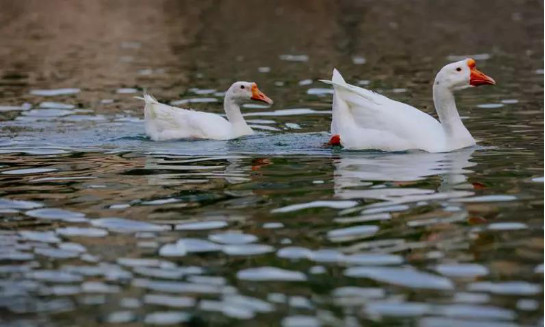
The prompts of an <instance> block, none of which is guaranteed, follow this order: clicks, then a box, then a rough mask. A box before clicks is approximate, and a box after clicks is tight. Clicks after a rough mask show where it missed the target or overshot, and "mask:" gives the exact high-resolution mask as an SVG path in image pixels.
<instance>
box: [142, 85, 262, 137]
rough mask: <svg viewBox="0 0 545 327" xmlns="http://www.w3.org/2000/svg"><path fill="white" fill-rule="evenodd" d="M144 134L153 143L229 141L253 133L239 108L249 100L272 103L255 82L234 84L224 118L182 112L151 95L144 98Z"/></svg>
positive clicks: (191, 111)
mask: <svg viewBox="0 0 545 327" xmlns="http://www.w3.org/2000/svg"><path fill="white" fill-rule="evenodd" d="M143 100H144V101H145V103H146V105H145V107H144V120H145V129H146V134H147V135H148V136H149V137H150V138H151V139H152V140H154V141H165V140H175V139H211V140H230V139H234V138H238V137H241V136H244V135H251V134H253V133H254V131H253V130H252V129H251V128H250V126H248V124H247V123H246V121H245V120H244V118H243V116H242V113H241V112H240V105H241V104H242V103H244V102H247V101H249V100H257V101H263V102H266V103H268V104H272V100H271V99H269V98H268V97H267V96H266V95H265V94H263V93H262V92H261V91H259V89H258V88H257V85H256V84H255V83H249V82H236V83H234V84H233V85H232V86H231V87H230V88H229V90H227V92H226V94H225V99H224V110H225V113H226V116H227V119H225V118H223V117H222V116H220V115H218V114H214V113H209V112H202V111H195V110H192V109H182V108H177V107H172V106H169V105H166V104H162V103H159V102H158V101H157V100H155V99H154V98H153V97H152V96H151V95H149V94H145V95H144V97H143Z"/></svg>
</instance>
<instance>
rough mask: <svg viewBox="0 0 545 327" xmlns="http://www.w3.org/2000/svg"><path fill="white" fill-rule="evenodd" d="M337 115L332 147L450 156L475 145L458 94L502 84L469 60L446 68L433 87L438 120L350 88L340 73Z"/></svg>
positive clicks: (337, 75)
mask: <svg viewBox="0 0 545 327" xmlns="http://www.w3.org/2000/svg"><path fill="white" fill-rule="evenodd" d="M323 82H324V83H328V84H332V85H333V87H334V94H333V117H332V121H331V134H332V137H331V140H330V144H339V143H340V145H342V146H343V147H344V148H346V149H351V150H363V149H373V150H382V151H405V150H411V149H419V150H424V151H428V152H448V151H452V150H456V149H460V148H465V147H469V146H473V145H475V140H474V139H473V137H472V136H471V134H470V133H469V131H468V130H467V129H466V127H465V126H464V124H463V123H462V120H461V119H460V115H459V114H458V110H457V109H456V103H455V101H454V94H453V92H454V91H456V90H460V89H464V88H467V87H470V86H478V85H484V84H491V85H493V84H496V82H495V81H494V80H493V79H492V78H490V77H488V76H486V75H485V74H483V73H482V72H480V71H478V70H477V69H476V68H475V60H473V59H465V60H462V61H458V62H454V63H451V64H448V65H446V66H445V67H443V68H442V69H441V70H440V71H439V73H437V76H436V77H435V81H434V83H433V102H434V104H435V110H436V111H437V115H438V116H439V121H437V120H436V119H435V118H433V117H432V116H430V115H428V114H426V113H424V112H422V111H420V110H418V109H416V108H414V107H412V106H409V105H407V104H404V103H401V102H398V101H394V100H391V99H388V98H387V97H385V96H383V95H380V94H377V93H374V92H372V91H369V90H366V89H363V88H360V87H357V86H354V85H350V84H347V83H346V82H345V81H344V79H343V78H342V76H341V74H340V73H339V72H338V71H337V70H336V69H334V70H333V77H332V80H331V81H323Z"/></svg>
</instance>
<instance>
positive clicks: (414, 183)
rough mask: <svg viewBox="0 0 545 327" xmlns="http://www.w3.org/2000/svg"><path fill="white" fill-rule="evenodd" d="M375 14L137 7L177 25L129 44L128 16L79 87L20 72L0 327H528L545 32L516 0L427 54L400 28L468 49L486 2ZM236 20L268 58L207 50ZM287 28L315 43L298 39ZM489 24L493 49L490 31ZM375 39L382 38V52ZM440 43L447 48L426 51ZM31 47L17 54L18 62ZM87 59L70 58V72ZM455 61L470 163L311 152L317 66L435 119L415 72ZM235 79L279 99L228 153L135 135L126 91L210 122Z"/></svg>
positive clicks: (0, 206) (536, 273) (423, 42)
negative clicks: (463, 61) (490, 82)
mask: <svg viewBox="0 0 545 327" xmlns="http://www.w3.org/2000/svg"><path fill="white" fill-rule="evenodd" d="M384 3H386V4H384ZM372 4H373V5H372V6H369V8H367V5H365V4H358V3H351V2H349V1H340V2H338V3H330V4H326V3H324V2H314V3H313V4H309V3H306V6H314V7H313V8H314V11H313V14H308V15H307V13H306V10H305V11H304V12H305V13H303V12H302V11H300V8H299V9H298V8H297V5H295V4H294V3H290V2H287V3H283V2H280V3H277V4H275V6H276V7H274V8H269V9H270V10H269V12H274V15H272V16H271V17H272V18H269V17H268V16H267V17H265V16H261V14H260V13H255V12H252V15H248V17H252V18H251V19H250V18H248V17H246V15H242V16H241V17H237V19H236V20H235V21H233V20H232V19H231V18H229V17H224V16H222V15H221V14H220V13H221V12H222V10H219V11H217V10H215V7H216V6H219V7H221V8H223V9H225V10H231V9H232V8H231V6H232V5H233V3H231V2H229V1H225V2H222V3H221V4H216V6H213V7H214V8H211V7H208V6H209V5H207V4H206V3H205V2H202V3H198V4H197V3H195V4H192V5H191V8H190V9H191V10H187V9H188V8H186V7H185V5H184V4H182V3H179V4H176V5H174V4H163V8H161V6H158V8H159V9H157V7H154V8H153V9H152V8H148V9H149V10H147V11H146V12H147V14H149V15H151V17H157V16H155V15H157V13H160V16H159V17H163V16H165V15H166V16H168V17H171V16H170V15H175V19H174V20H173V22H172V24H169V26H166V25H165V26H161V27H157V26H155V25H154V26H153V27H150V28H152V29H158V31H159V32H161V35H164V36H165V37H161V38H157V37H154V38H153V40H148V39H147V37H142V39H140V38H137V37H141V35H147V33H148V32H149V31H148V32H146V33H143V32H142V31H141V30H139V28H140V25H142V24H141V21H147V20H145V19H144V20H139V23H137V24H134V25H132V26H133V30H134V31H137V32H138V33H136V32H135V34H134V35H133V36H131V37H126V39H123V40H117V39H114V40H109V41H108V42H112V44H114V45H116V44H117V45H119V46H116V49H121V50H115V51H114V52H108V51H111V50H108V49H105V48H102V47H101V51H103V52H104V54H103V55H104V56H98V57H97V58H98V59H96V60H98V64H99V65H98V67H102V68H101V69H96V68H92V69H89V68H88V67H84V66H85V65H84V64H81V63H82V62H83V61H81V60H78V62H77V63H74V62H71V61H70V60H66V61H63V63H62V64H59V65H58V69H59V71H61V72H63V73H64V74H66V71H65V69H68V71H69V74H66V76H72V75H73V74H76V75H77V74H78V72H80V73H81V75H82V79H83V80H84V81H83V82H76V81H73V80H70V81H68V82H66V83H69V84H66V83H56V82H54V81H53V80H52V79H48V78H44V80H45V81H46V83H44V82H43V81H42V80H40V79H33V78H27V77H25V76H28V74H29V71H30V72H32V71H33V69H34V68H32V67H35V66H34V65H41V64H43V65H47V63H42V61H40V60H31V59H28V58H27V59H28V61H27V62H23V63H24V64H23V65H22V66H21V68H19V69H20V71H19V72H16V73H17V74H15V73H13V74H12V73H10V74H3V75H2V76H3V77H2V81H3V83H4V84H2V85H0V88H1V89H2V90H5V94H6V97H5V100H2V101H3V102H2V103H1V106H0V114H1V119H2V126H1V129H2V132H3V133H2V135H0V153H1V158H2V161H1V162H0V185H1V186H2V194H1V195H0V215H1V217H2V222H1V224H0V226H1V227H2V228H1V229H2V230H1V231H0V310H2V312H3V313H4V314H3V315H2V318H0V319H1V320H0V322H1V323H2V324H4V323H6V324H8V323H11V324H14V325H16V324H25V323H26V324H29V325H32V324H34V325H35V324H37V323H44V324H45V323H50V324H54V325H73V324H77V325H93V324H98V323H103V322H108V323H111V324H121V323H127V322H128V323H136V324H171V325H174V324H180V323H187V324H189V325H207V324H217V325H237V326H238V325H248V326H250V325H252V324H253V323H256V324H259V325H266V324H271V325H279V324H281V325H283V326H318V325H324V326H341V325H344V326H358V325H365V324H369V323H372V324H377V325H395V324H400V325H412V324H414V325H419V326H450V325H462V326H463V325H466V326H475V325H479V324H481V325H483V326H487V325H489V326H518V325H535V324H539V323H540V320H541V319H542V316H543V301H542V295H543V255H542V249H543V218H542V217H543V161H542V157H543V155H542V154H543V152H542V149H543V124H542V118H543V99H542V90H543V80H542V79H543V76H542V74H543V71H542V70H540V67H542V65H543V59H542V53H541V47H542V35H534V34H531V35H528V34H526V32H524V31H526V30H529V29H532V28H535V25H536V23H535V21H540V22H541V25H542V17H537V18H535V17H534V15H535V13H533V12H532V11H531V10H532V8H533V5H532V4H531V3H526V4H525V5H524V6H522V5H521V6H520V8H519V7H515V8H513V7H509V8H508V9H505V8H503V7H501V6H499V7H497V8H496V9H497V10H495V11H493V12H494V15H499V16H497V17H496V16H494V17H490V19H484V18H486V17H483V20H482V24H481V26H480V29H481V30H480V33H482V34H479V35H485V36H487V37H486V40H484V41H483V40H481V39H479V38H476V39H475V40H474V39H473V38H463V39H462V38H458V37H456V38H453V37H451V34H450V33H451V32H449V30H448V29H442V28H438V29H436V30H435V31H434V32H433V31H429V26H427V27H426V31H427V32H428V33H427V34H428V36H427V37H426V38H418V40H414V38H413V36H414V35H423V33H421V31H420V30H419V29H418V26H420V25H419V24H415V22H416V21H421V19H420V18H418V16H415V15H416V12H418V13H421V12H425V11H426V10H432V11H435V13H436V16H434V17H435V18H433V19H432V21H431V23H430V24H432V25H433V24H435V25H433V26H445V25H444V22H443V21H448V24H450V25H449V26H453V28H455V30H456V31H458V32H459V33H462V34H464V33H465V34H464V35H469V34H468V33H469V32H468V31H467V30H466V29H467V26H471V24H468V22H467V19H470V18H471V17H467V16H470V15H467V10H466V9H467V7H468V6H471V7H472V8H474V7H476V8H474V10H475V11H477V12H480V13H481V14H482V15H488V14H487V13H488V12H492V10H490V8H489V7H488V6H491V5H494V6H496V5H495V4H490V3H485V4H481V3H471V5H469V4H468V3H462V4H460V5H459V6H455V7H454V8H451V7H449V10H448V12H449V16H448V17H443V16H441V13H443V12H446V11H445V10H444V8H442V5H441V4H440V3H437V4H435V5H432V6H431V7H433V8H431V9H430V8H426V9H423V8H422V6H424V2H422V3H421V2H419V1H416V2H414V3H413V4H411V6H410V8H407V7H405V5H404V4H401V3H396V6H393V7H392V8H390V7H388V4H387V2H380V3H379V2H377V3H372ZM262 5H263V6H264V7H267V6H269V5H268V4H267V3H263V4H262ZM67 6H69V5H67ZM86 6H91V7H92V6H95V5H94V4H92V3H90V4H86ZM142 6H144V5H142ZM170 6H173V8H171V7H170ZM385 6H386V7H385ZM413 6H414V8H413ZM428 7H429V5H428ZM477 7H478V8H477ZM142 8H144V9H145V8H147V7H145V6H144V7H142ZM267 8H268V7H267ZM381 8H382V10H381ZM479 8H480V9H479ZM265 9H266V8H265ZM483 9H484V10H483ZM42 10H44V9H43V8H42ZM117 10H120V9H117ZM121 10H122V9H121ZM377 10H378V11H377ZM413 10H414V11H415V12H413ZM514 10H515V11H517V13H518V15H514V14H513V13H512V12H513V11H514ZM265 11H267V10H265ZM265 11H264V12H265ZM519 11H520V12H519ZM113 12H114V13H116V12H117V11H116V10H113ZM181 12H182V13H181ZM297 13H299V14H298V15H296V14H297ZM386 13H393V15H394V16H393V17H387V15H386ZM105 15H111V13H108V14H105ZM218 15H219V16H218ZM254 15H259V19H262V20H263V23H262V24H261V25H259V28H260V29H263V30H264V31H268V33H266V35H267V36H268V37H267V40H269V41H274V46H271V44H269V43H268V41H267V40H265V39H264V38H259V40H257V39H256V38H253V40H254V42H258V41H259V42H265V43H258V46H256V44H253V43H252V44H248V43H245V42H244V41H243V40H240V38H236V37H235V41H236V43H237V44H238V45H239V47H233V48H230V47H228V48H222V49H221V51H220V50H218V49H219V48H218V47H219V46H220V45H221V44H223V42H234V40H233V38H234V35H245V33H242V32H251V31H253V29H248V28H247V26H246V25H245V24H246V23H247V24H250V23H251V26H254V24H255V20H256V19H257V17H254ZM293 15H295V16H293ZM354 15H356V16H357V19H355V20H354V17H356V16H354ZM385 15H386V16H385ZM400 15H401V16H400ZM91 16H92V15H91ZM137 16H138V15H137ZM519 16H520V17H528V18H529V19H525V20H517V19H516V18H517V17H519ZM67 17H68V16H67ZM75 17H77V16H75ZM113 17H114V16H107V17H106V18H105V19H106V20H111V19H113ZM131 17H132V15H131ZM138 17H139V18H142V17H140V16H138ZM180 17H183V18H184V19H180ZM195 17H200V18H199V19H197V20H195ZM210 17H212V18H213V19H216V20H217V21H218V22H219V23H221V24H220V25H221V26H230V29H228V30H230V31H233V32H234V33H225V31H224V30H223V29H221V30H214V29H209V28H206V29H204V27H203V26H207V27H208V26H211V25H214V21H210V22H208V23H206V22H202V21H200V19H205V20H207V19H211V18H210ZM331 17H333V18H334V19H332V18H331ZM362 17H364V18H365V19H362ZM406 17H411V18H410V19H411V20H410V21H406V20H405V19H407V18H406ZM453 17H454V18H453ZM498 17H500V18H501V19H500V18H498ZM520 17H519V18H520ZM532 17H534V19H530V18H532ZM19 18H20V19H22V18H21V17H19ZM79 18H80V19H81V20H84V18H82V17H79ZM125 18H126V17H125ZM125 18H124V19H125ZM273 18H274V19H273ZM67 19H69V18H67ZM72 19H74V18H72ZM115 19H118V20H119V17H115ZM127 19H132V18H127ZM292 19H293V20H296V21H301V22H304V23H305V26H306V25H308V26H313V29H312V30H308V31H307V30H306V29H305V28H300V29H299V30H298V32H297V33H294V32H293V31H292V30H291V29H290V23H289V22H290V21H291V20H292ZM396 19H397V20H399V22H395V24H394V22H392V20H396ZM186 20H187V21H188V22H190V24H189V26H185V25H184V26H183V28H184V31H186V32H187V33H185V34H184V37H192V36H191V35H193V34H192V31H193V29H196V30H198V32H196V34H195V35H197V36H195V39H194V42H193V43H188V44H186V43H184V42H185V41H183V40H178V38H177V37H178V36H179V35H180V32H179V31H180V30H181V29H182V26H181V25H180V24H185V23H184V22H185V21H186ZM316 20H318V21H319V22H320V23H319V24H317V23H316ZM150 21H153V20H150ZM159 21H162V20H159ZM426 21H427V20H426ZM506 21H509V22H516V23H505V22H506ZM354 22H359V23H354ZM519 22H520V23H519ZM219 23H218V24H219ZM399 23H401V24H403V25H402V26H403V28H401V29H398V28H399V27H400V26H399V25H396V24H399ZM203 24H204V25H203ZM358 24H361V25H358ZM517 24H526V25H524V27H525V28H522V29H521V28H520V26H519V25H517ZM504 25H505V26H507V28H509V33H501V30H502V28H503V26H504ZM537 25H539V24H537ZM43 26H45V27H44V28H49V27H50V26H51V25H49V24H44V25H43ZM396 26H397V27H396ZM379 27H380V28H379ZM94 29H99V28H97V27H95V28H94ZM94 29H93V28H88V29H86V30H94ZM315 29H318V31H316V30H315ZM390 30H395V33H394V34H395V36H396V37H395V38H394V39H392V38H391V37H384V33H386V32H385V31H390ZM332 31H333V32H332ZM498 31H500V32H498ZM83 32H84V31H82V30H80V31H79V32H78V33H83ZM204 32H206V33H204ZM318 32H319V33H318ZM471 32H472V33H475V31H473V30H471ZM331 33H334V34H331ZM510 33H513V34H510ZM110 34H111V33H108V35H109V36H108V37H115V36H114V35H110ZM186 34H187V35H186ZM318 34H320V35H322V36H323V37H319V38H316V37H315V36H316V35H318ZM52 35H54V33H52ZM173 35H176V36H177V37H173ZM389 35H390V34H389ZM471 35H476V34H471ZM295 36H297V37H298V38H301V39H303V40H309V41H308V42H300V40H299V39H297V40H295V39H293V37H295ZM44 37H46V36H44ZM53 38H55V37H53ZM131 38H135V39H134V40H132V39H131ZM23 39H24V38H23ZM75 39H79V38H75ZM408 39H410V40H413V41H411V42H407V40H408ZM445 39H449V40H452V41H451V42H452V43H454V44H452V46H449V45H444V44H442V43H444V42H439V41H438V40H441V41H443V40H445ZM13 40H14V41H13V42H15V43H14V44H15V45H12V46H16V45H17V40H18V38H17V37H14V38H13ZM45 40H47V41H48V42H52V43H54V42H60V40H58V39H54V40H51V39H47V38H46V39H45ZM165 40H168V41H165ZM197 40H198V41H197ZM218 40H222V42H218ZM256 40H257V41H256ZM331 40H333V41H331ZM342 40H346V42H344V41H342ZM377 40H380V42H378V41H377ZM152 41H153V45H154V47H150V44H151V43H150V42H152ZM296 41H297V42H296ZM341 41H342V42H341ZM40 42H41V41H40V39H39V38H37V39H36V43H29V42H23V47H24V48H26V47H29V48H30V50H29V51H28V52H29V53H30V54H31V56H32V54H33V53H34V52H37V50H36V49H35V48H33V47H34V46H39V44H40ZM157 42H159V44H160V45H162V46H163V47H158V46H157ZM169 42H170V43H169ZM434 42H435V43H434ZM464 42H465V43H464ZM180 43H183V45H180ZM307 43H308V44H307ZM413 43H414V44H413ZM536 43H537V44H538V45H537V46H536ZM89 44H91V43H88V44H87V43H86V44H85V45H80V46H79V47H74V49H76V50H74V51H76V52H77V51H79V50H77V49H80V48H81V49H84V52H83V53H80V55H82V56H84V57H85V56H88V53H89V52H90V53H93V50H94V48H92V46H90V45H89ZM293 44H298V45H299V47H300V48H298V47H293ZM411 44H413V46H414V48H413V47H412V46H410V45H411ZM438 44H441V46H438ZM371 45H372V46H371ZM496 47H500V48H501V49H502V50H501V51H500V50H497V48H496ZM58 48H59V49H62V46H59V47H58ZM151 48H153V49H154V50H153V51H152V52H150V50H148V49H151ZM180 49H183V51H181V53H180ZM370 49H373V50H370ZM422 49H427V50H426V51H423V50H422ZM520 49H523V50H520ZM525 49H532V51H530V52H528V51H526V50H525ZM392 50H393V51H392ZM462 50H463V51H462ZM466 52H467V53H475V54H477V55H474V57H476V59H477V61H478V62H479V67H482V70H483V71H486V72H489V74H490V75H491V76H493V77H494V78H495V79H496V80H497V81H498V85H497V86H495V87H494V88H488V89H477V90H467V91H464V92H463V93H460V94H459V97H458V104H459V108H460V111H461V115H462V116H463V117H464V122H465V123H466V124H467V126H468V128H469V130H470V131H471V132H472V133H473V134H474V136H475V137H476V138H477V139H479V144H480V145H479V146H477V147H475V148H470V149H462V150H459V151H455V152H451V153H437V154H429V153H423V152H406V153H380V152H373V151H364V152H358V151H343V150H340V149H331V148H327V147H324V143H325V142H326V141H327V140H328V134H327V130H328V128H329V123H330V105H331V95H330V93H331V91H330V90H329V89H327V88H326V87H325V86H324V85H322V84H320V83H319V82H317V80H318V79H320V78H326V77H327V76H329V74H330V72H331V68H332V67H333V65H335V66H337V67H338V68H340V69H342V71H347V72H348V75H347V79H349V80H350V81H352V82H353V83H354V84H360V85H365V86H366V87H370V88H373V89H379V90H381V91H382V92H384V94H386V95H387V96H391V97H393V98H395V99H399V100H401V101H407V102H409V103H411V104H414V105H417V106H419V107H421V108H424V110H426V111H427V112H431V110H430V103H431V99H430V98H429V94H430V93H431V92H430V90H429V88H430V83H429V80H430V79H431V78H433V76H432V74H431V73H430V72H431V71H433V70H436V69H437V68H439V67H440V66H441V65H442V64H444V63H446V62H447V61H449V60H454V59H452V58H454V56H455V57H456V58H458V57H459V56H460V53H466ZM488 52H490V53H488ZM535 52H537V53H538V54H539V56H536V55H535ZM219 53H221V56H219V55H218V54H219ZM392 53H397V54H400V53H410V56H409V55H407V56H402V55H392ZM110 55H111V56H112V57H113V60H108V59H107V58H108V56H110ZM0 56H2V54H1V53H0ZM462 57H465V56H462ZM521 57H522V58H523V59H524V60H520V58H521ZM156 58H158V59H160V60H158V61H155V59H156ZM415 58H419V59H418V60H417V59H415ZM180 59H183V60H180ZM203 59H205V60H203ZM86 60H87V62H90V63H92V62H94V61H93V60H95V59H94V58H88V57H87V59H86ZM0 62H1V61H0ZM180 62H181V63H180ZM112 63H115V65H114V64H112ZM75 64H76V65H77V66H76V67H77V68H78V69H74V70H73V71H71V70H70V69H72V68H74V67H72V65H75ZM80 64H81V65H82V66H79V65H80ZM95 64H96V62H95ZM90 65H92V64H90ZM108 65H113V66H108ZM29 67H31V68H32V69H31V68H29ZM56 67H57V66H56ZM108 67H109V68H110V69H111V70H112V74H110V75H108V73H109V71H108ZM112 67H115V68H112ZM11 70H16V69H15V68H11V67H10V71H11ZM119 70H122V73H120V72H119ZM514 71H516V72H517V73H516V74H514V73H513V72H514ZM74 72H76V73H74ZM95 73H96V74H98V76H97V75H95ZM32 74H33V73H32ZM59 74H60V75H59ZM101 74H105V75H106V76H108V77H109V78H108V79H104V78H103V76H101ZM53 75H55V76H56V75H58V76H64V75H62V74H61V73H58V72H57V73H56V74H53ZM113 75H115V76H113ZM6 76H7V77H6ZM10 76H11V77H10ZM14 76H15V77H14ZM17 76H19V77H17ZM83 76H85V77H83ZM135 76H136V77H135ZM232 79H246V80H250V79H252V80H257V82H259V84H260V88H261V89H263V90H264V91H265V92H266V93H267V94H268V95H270V96H271V97H272V98H273V99H274V100H275V105H274V106H273V107H270V108H269V107H264V106H260V105H255V104H253V105H247V106H245V107H244V108H243V111H244V113H245V115H246V118H248V121H249V122H250V123H251V124H252V125H254V126H256V130H257V131H258V133H257V134H255V135H252V136H249V137H245V138H241V139H238V140H232V141H171V142H151V141H149V140H148V139H147V138H146V137H145V135H144V131H143V121H142V113H141V109H142V108H141V106H142V104H141V103H139V101H137V100H135V99H133V98H132V97H133V96H134V95H135V94H136V95H138V94H139V93H140V92H141V91H142V90H143V89H146V88H147V89H151V90H150V91H151V92H152V93H153V94H157V96H158V98H159V99H160V100H161V101H164V102H165V103H178V104H180V105H185V104H191V106H195V108H196V109H199V110H209V111H214V112H220V111H221V101H222V97H223V90H222V86H223V85H228V84H230V83H231V82H232ZM129 80H130V81H133V82H134V83H132V82H129ZM165 81H168V82H165ZM358 81H359V82H358ZM173 83H174V84H177V85H176V86H172V84H173ZM50 84H51V85H50ZM58 84H64V85H58ZM178 84H179V85H178ZM3 94H4V93H3ZM4 101H5V103H4Z"/></svg>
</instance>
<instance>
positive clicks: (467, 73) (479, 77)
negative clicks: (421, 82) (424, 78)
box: [434, 58, 496, 91]
mask: <svg viewBox="0 0 545 327" xmlns="http://www.w3.org/2000/svg"><path fill="white" fill-rule="evenodd" d="M494 84H496V81H494V79H493V78H492V77H489V76H486V75H485V74H484V73H482V72H481V71H479V70H477V64H476V63H475V60H474V59H471V58H468V59H464V60H460V61H457V62H453V63H451V64H448V65H446V66H445V67H443V68H442V69H441V70H440V71H439V73H437V76H436V77H435V83H434V86H440V85H442V86H443V87H446V88H447V89H449V90H451V91H456V90H461V89H465V88H468V87H472V86H479V85H494Z"/></svg>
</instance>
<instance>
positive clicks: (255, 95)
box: [252, 83, 273, 104]
mask: <svg viewBox="0 0 545 327" xmlns="http://www.w3.org/2000/svg"><path fill="white" fill-rule="evenodd" d="M252 100H256V101H261V102H265V103H267V104H273V100H271V98H269V97H268V96H266V95H265V93H263V92H261V91H260V90H259V89H258V88H257V84H255V83H254V84H252Z"/></svg>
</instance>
